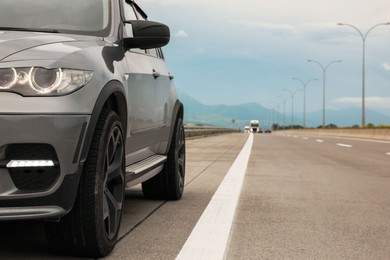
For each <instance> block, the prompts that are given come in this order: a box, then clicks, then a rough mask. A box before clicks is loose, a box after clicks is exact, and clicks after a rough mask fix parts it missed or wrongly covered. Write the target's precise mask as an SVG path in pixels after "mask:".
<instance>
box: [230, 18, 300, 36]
mask: <svg viewBox="0 0 390 260" xmlns="http://www.w3.org/2000/svg"><path fill="white" fill-rule="evenodd" d="M233 23H234V24H237V25H240V26H243V27H247V28H250V29H254V28H257V29H265V30H271V31H285V32H292V33H294V32H296V29H295V27H294V26H292V25H289V24H282V23H270V22H260V21H246V20H236V21H233Z"/></svg>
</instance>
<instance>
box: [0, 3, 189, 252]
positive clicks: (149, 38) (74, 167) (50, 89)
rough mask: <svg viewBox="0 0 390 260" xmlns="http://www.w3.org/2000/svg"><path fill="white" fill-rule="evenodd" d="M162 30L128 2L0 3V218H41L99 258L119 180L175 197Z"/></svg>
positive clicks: (74, 246)
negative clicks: (140, 184)
mask: <svg viewBox="0 0 390 260" xmlns="http://www.w3.org/2000/svg"><path fill="white" fill-rule="evenodd" d="M169 38H170V33H169V28H168V27H167V26H165V25H163V24H161V23H157V22H152V21H148V20H147V16H146V14H145V13H144V12H143V11H142V10H141V9H140V7H139V6H138V5H137V4H136V3H134V1H130V0H82V1H80V0H66V1H64V0H39V1H36V0H18V1H14V0H3V1H1V2H0V220H27V219H39V220H45V226H46V234H47V238H48V242H49V244H50V245H51V246H52V247H53V248H54V249H55V250H56V251H57V252H60V253H65V254H77V255H84V256H93V257H99V256H105V255H107V254H108V253H110V252H111V250H112V249H113V247H114V245H115V243H116V240H117V237H118V231H119V227H120V222H121V216H122V210H123V204H124V194H125V188H126V187H129V186H132V185H136V184H139V183H142V190H143V193H144V195H145V196H146V197H148V198H154V199H163V200H177V199H180V198H181V196H182V194H183V188H184V176H185V141H184V130H183V105H182V103H181V102H180V101H179V100H178V98H177V95H176V91H175V88H174V85H173V76H172V75H171V74H170V73H169V70H168V68H167V66H166V63H165V61H164V56H163V52H162V50H161V47H162V46H164V45H166V44H167V43H168V42H169Z"/></svg>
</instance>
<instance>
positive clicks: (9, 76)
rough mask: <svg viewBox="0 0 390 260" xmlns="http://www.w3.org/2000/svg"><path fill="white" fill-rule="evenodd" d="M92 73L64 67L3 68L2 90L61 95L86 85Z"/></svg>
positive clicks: (1, 71) (0, 83) (22, 93)
mask: <svg viewBox="0 0 390 260" xmlns="http://www.w3.org/2000/svg"><path fill="white" fill-rule="evenodd" d="M92 75H93V73H92V72H91V71H84V70H75V69H63V68H55V69H46V68H41V67H30V68H3V69H0V91H8V92H15V93H18V94H20V95H22V96H61V95H66V94H69V93H71V92H74V91H76V90H77V89H79V88H81V87H83V86H85V85H86V84H87V83H88V82H89V81H90V80H91V78H92Z"/></svg>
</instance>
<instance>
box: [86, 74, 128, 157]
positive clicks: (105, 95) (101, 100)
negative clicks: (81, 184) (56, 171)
mask: <svg viewBox="0 0 390 260" xmlns="http://www.w3.org/2000/svg"><path fill="white" fill-rule="evenodd" d="M104 107H109V108H112V109H113V110H115V111H116V112H117V114H118V116H119V118H120V120H121V123H122V126H123V130H124V132H125V133H126V130H127V101H126V92H125V90H124V87H123V85H122V84H121V83H120V82H119V81H110V82H108V83H107V84H106V86H104V87H103V89H102V91H101V92H100V94H99V97H98V99H97V101H96V103H95V106H94V108H93V110H92V114H91V120H90V121H89V125H88V128H87V133H86V135H85V139H84V144H83V148H82V150H81V157H80V164H83V163H84V162H85V160H86V159H87V156H88V152H89V148H90V146H91V142H92V137H93V134H94V132H95V127H96V124H97V121H98V119H99V116H100V113H101V111H102V110H103V108H104Z"/></svg>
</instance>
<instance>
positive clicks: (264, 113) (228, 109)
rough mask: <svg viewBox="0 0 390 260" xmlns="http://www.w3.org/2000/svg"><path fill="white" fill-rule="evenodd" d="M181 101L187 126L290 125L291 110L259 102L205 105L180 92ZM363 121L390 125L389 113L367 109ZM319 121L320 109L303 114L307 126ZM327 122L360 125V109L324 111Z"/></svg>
mask: <svg viewBox="0 0 390 260" xmlns="http://www.w3.org/2000/svg"><path fill="white" fill-rule="evenodd" d="M178 94H179V98H180V100H181V102H182V103H183V104H184V108H185V115H184V123H185V124H189V125H208V126H220V127H231V128H241V129H242V128H244V126H245V125H248V124H249V121H250V120H252V119H257V120H259V121H260V124H261V126H262V128H270V127H271V125H272V124H273V123H278V122H279V125H281V126H283V125H284V122H285V125H291V112H289V111H286V114H285V115H284V114H283V113H277V111H275V110H272V109H268V108H266V107H264V106H262V105H260V104H258V103H246V104H241V105H223V104H221V105H204V104H202V103H201V102H199V101H197V100H196V99H194V98H192V97H191V96H190V95H188V94H186V93H184V92H182V91H179V93H178ZM302 118H303V115H302V112H301V113H300V114H294V125H303V119H302ZM366 123H367V124H368V123H371V124H374V125H390V116H388V115H383V114H381V113H378V112H376V111H373V110H369V109H366ZM321 124H322V110H320V111H311V112H307V113H306V126H307V127H318V126H319V125H321ZM326 124H334V125H337V126H339V127H348V126H353V125H360V124H361V109H360V108H348V109H343V110H326Z"/></svg>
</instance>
